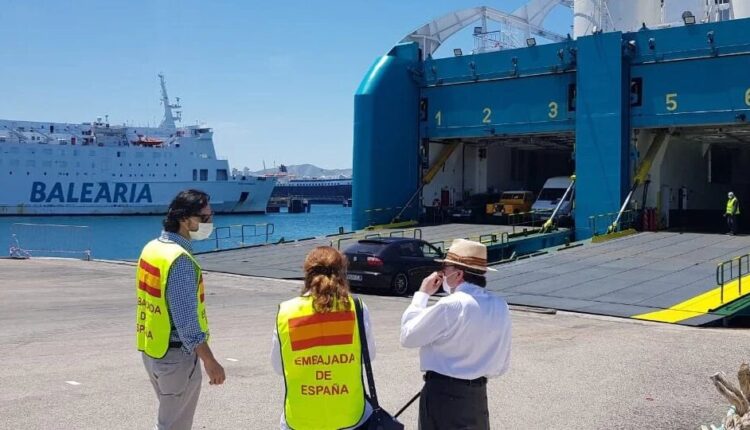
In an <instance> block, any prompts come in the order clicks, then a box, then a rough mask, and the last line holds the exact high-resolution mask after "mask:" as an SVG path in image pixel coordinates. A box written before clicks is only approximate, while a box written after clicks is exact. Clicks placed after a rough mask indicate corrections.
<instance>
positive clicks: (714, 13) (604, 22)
mask: <svg viewBox="0 0 750 430" xmlns="http://www.w3.org/2000/svg"><path fill="white" fill-rule="evenodd" d="M688 12H689V13H690V14H692V16H693V17H695V22H697V23H704V22H717V21H726V20H730V19H739V18H747V17H750V0H663V1H662V0H627V1H625V0H575V1H574V3H573V34H574V36H575V37H579V36H587V35H590V34H592V33H594V32H600V31H601V32H605V33H606V32H609V31H622V32H629V31H637V30H638V29H639V28H641V27H642V26H644V25H645V26H646V27H648V28H662V27H672V26H679V25H683V24H684V20H683V13H688Z"/></svg>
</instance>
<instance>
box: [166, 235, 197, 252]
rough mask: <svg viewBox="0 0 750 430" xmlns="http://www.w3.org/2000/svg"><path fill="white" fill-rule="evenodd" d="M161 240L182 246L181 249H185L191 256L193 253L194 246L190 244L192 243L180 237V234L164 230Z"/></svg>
mask: <svg viewBox="0 0 750 430" xmlns="http://www.w3.org/2000/svg"><path fill="white" fill-rule="evenodd" d="M159 240H163V241H167V242H174V243H176V244H178V245H180V246H181V247H183V248H185V250H186V251H187V252H189V253H191V254H192V253H193V246H192V244H191V243H190V241H189V240H188V239H185V238H184V237H182V236H180V235H179V233H172V232H169V231H165V230H162V232H161V236H160V237H159Z"/></svg>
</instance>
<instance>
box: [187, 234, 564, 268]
mask: <svg viewBox="0 0 750 430" xmlns="http://www.w3.org/2000/svg"><path fill="white" fill-rule="evenodd" d="M569 236H570V232H569V230H566V229H562V230H558V231H555V232H552V233H547V234H540V233H538V231H537V230H536V229H532V228H525V227H512V226H504V225H492V224H457V223H455V224H442V225H434V226H424V227H417V228H407V229H379V230H360V231H357V232H354V233H347V234H340V235H329V236H326V237H314V238H306V239H300V240H295V241H290V242H283V241H282V242H280V243H275V244H266V245H259V246H251V247H244V248H236V249H227V250H218V251H211V252H206V253H200V254H198V255H197V258H198V261H199V262H200V263H201V266H202V267H203V269H205V270H209V271H214V272H222V273H233V274H238V275H247V276H259V277H266V278H276V279H302V278H303V277H304V275H303V273H302V263H303V262H304V260H305V256H306V255H307V253H308V252H310V251H311V250H312V249H313V248H315V247H316V246H322V245H329V246H333V247H335V248H337V249H340V250H342V251H343V250H344V249H346V248H347V247H348V246H350V245H352V244H354V243H355V242H356V241H357V240H360V239H368V238H379V237H412V238H418V239H422V240H425V241H427V242H430V243H432V244H433V245H435V246H436V247H438V248H439V249H441V250H443V251H444V250H446V249H447V248H448V247H449V246H450V244H451V242H452V241H453V239H457V238H468V239H472V240H476V241H480V242H482V243H484V244H486V245H487V247H488V248H489V250H490V255H496V257H495V258H494V259H496V260H500V259H502V258H507V257H509V256H511V255H513V253H514V252H515V253H516V255H520V254H528V253H531V252H534V251H536V250H538V249H539V248H544V247H549V246H554V245H560V244H563V243H564V242H566V241H567V240H568V238H569Z"/></svg>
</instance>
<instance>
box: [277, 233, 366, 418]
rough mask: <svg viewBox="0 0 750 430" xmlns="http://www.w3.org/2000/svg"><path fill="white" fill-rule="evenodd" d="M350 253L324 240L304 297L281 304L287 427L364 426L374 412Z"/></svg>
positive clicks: (310, 259)
mask: <svg viewBox="0 0 750 430" xmlns="http://www.w3.org/2000/svg"><path fill="white" fill-rule="evenodd" d="M346 266H347V261H346V257H345V256H344V255H343V254H341V253H340V252H339V251H338V250H336V249H334V248H332V247H330V246H319V247H317V248H315V249H313V250H312V251H310V253H308V254H307V257H306V258H305V263H304V266H303V269H304V272H305V284H304V287H303V288H302V292H301V293H300V295H299V296H298V297H295V298H293V299H291V300H287V301H285V302H284V303H282V304H280V305H279V311H278V314H277V316H276V327H275V329H274V333H273V345H272V348H271V363H272V364H273V368H274V370H275V371H276V373H278V374H279V375H283V376H284V384H285V387H284V388H285V396H284V408H283V410H282V414H281V422H280V428H281V429H295V430H307V429H316V430H326V429H331V430H333V429H358V428H364V426H365V425H366V423H367V420H368V419H369V417H370V414H371V413H372V408H371V407H370V405H369V403H368V402H367V401H366V397H365V388H364V384H363V381H362V344H361V342H360V336H359V331H358V324H357V316H356V312H355V308H354V300H355V299H354V298H353V297H352V296H351V294H350V292H349V283H348V282H347V280H346ZM362 308H363V309H362V311H363V312H362V315H363V320H364V321H363V322H364V327H365V333H366V337H367V346H368V350H369V354H370V360H373V359H374V358H375V343H374V341H373V339H374V336H373V334H372V330H371V328H370V316H369V313H368V311H367V307H366V306H364V304H362Z"/></svg>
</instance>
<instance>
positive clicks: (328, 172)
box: [251, 164, 352, 178]
mask: <svg viewBox="0 0 750 430" xmlns="http://www.w3.org/2000/svg"><path fill="white" fill-rule="evenodd" d="M285 167H286V171H287V173H288V174H289V175H290V176H296V177H298V178H322V177H326V178H338V177H339V176H345V177H347V178H351V177H352V169H323V168H321V167H318V166H313V165H312V164H296V165H291V166H285ZM278 172H279V168H278V167H277V168H273V169H265V170H258V171H256V172H251V173H252V174H253V175H259V176H262V175H272V174H275V173H278Z"/></svg>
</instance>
